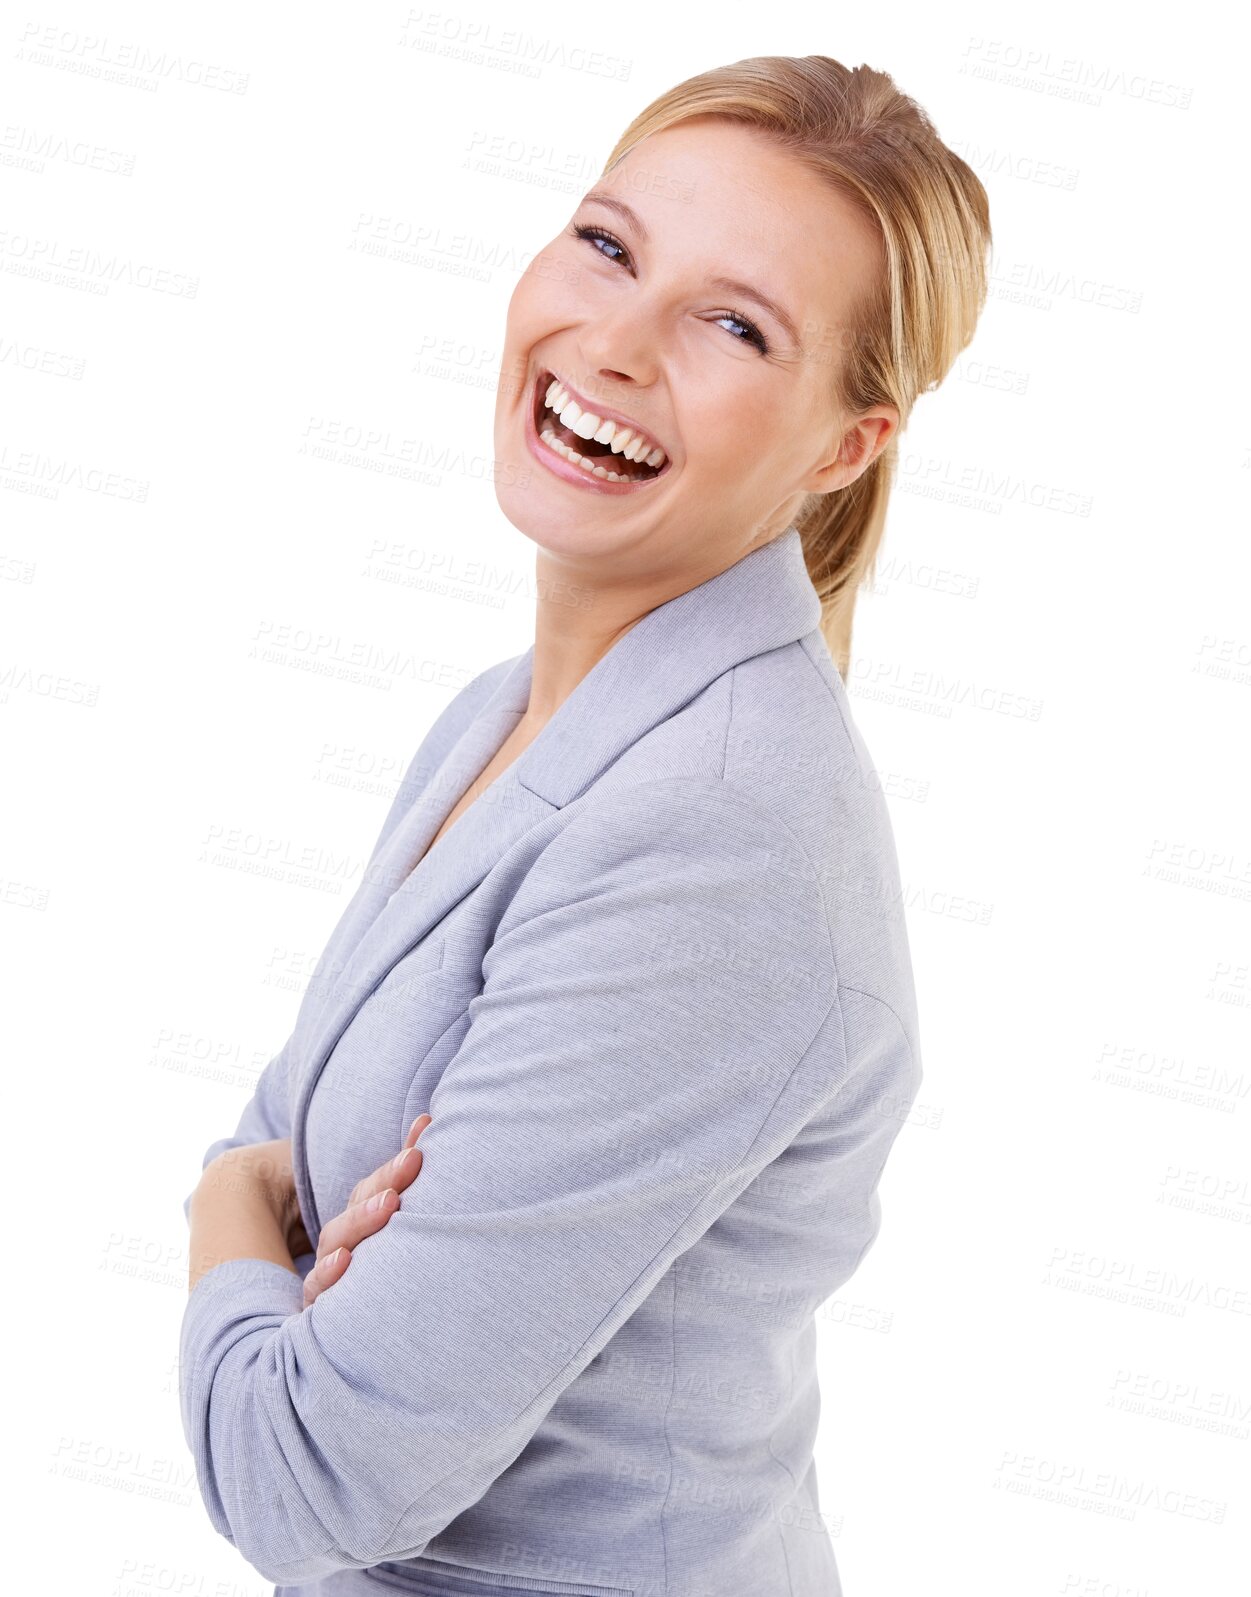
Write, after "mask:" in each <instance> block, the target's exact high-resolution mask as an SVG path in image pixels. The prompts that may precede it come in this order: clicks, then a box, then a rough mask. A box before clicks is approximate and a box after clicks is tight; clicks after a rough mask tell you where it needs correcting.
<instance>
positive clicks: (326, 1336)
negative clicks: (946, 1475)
mask: <svg viewBox="0 0 1251 1597" xmlns="http://www.w3.org/2000/svg"><path fill="white" fill-rule="evenodd" d="M819 619H820V605H819V602H818V599H817V596H816V593H815V590H814V589H813V586H812V584H811V582H810V581H809V578H808V575H807V572H806V570H805V568H804V560H803V553H802V549H801V545H800V539H799V534H798V532H797V531H796V530H795V529H794V528H793V527H791V528H788V529H787V531H786V532H784V533H783V534H782V535H781V536H780V537H778V538H776V539H775V540H774V541H773V542H772V543H770V544H768V545H766V546H764V547H763V548H760V549H757V550H754V551H753V552H752V553H751V554H749V555H747V556H745V557H744V558H742V559H741V560H739V561H738V563H737V564H735V565H734V566H732V567H731V568H730V569H729V570H727V571H724V572H722V573H720V574H719V575H718V576H716V577H713V578H712V579H711V580H710V581H707V582H704V583H702V584H700V585H699V586H698V587H696V588H693V589H691V590H690V591H689V592H687V593H684V594H681V595H679V596H678V597H677V598H675V599H671V600H670V601H668V602H667V603H665V604H662V605H661V606H660V607H659V608H658V609H656V610H653V611H652V612H651V613H650V614H648V615H646V616H645V617H644V618H643V619H642V620H641V621H640V622H638V623H637V624H636V625H635V626H634V627H633V628H631V630H630V631H629V632H627V633H626V634H625V635H624V637H622V638H621V639H619V640H618V642H617V643H616V644H615V645H614V646H613V647H612V649H610V650H609V652H608V653H607V654H606V655H605V656H604V657H603V658H602V659H601V660H600V661H599V662H598V663H597V664H596V666H595V667H594V669H593V670H591V671H590V672H589V673H588V675H587V676H586V677H584V678H583V680H582V681H581V682H580V683H579V684H578V686H577V688H576V689H575V690H574V692H573V693H572V694H571V695H570V696H569V698H568V699H567V700H566V701H565V702H564V703H563V704H562V705H561V706H560V708H559V710H558V711H557V712H556V714H555V715H554V716H553V717H552V719H551V720H550V721H549V722H548V724H547V725H546V726H545V727H544V728H543V730H542V732H541V733H540V734H539V736H538V737H537V738H536V739H535V740H534V741H533V742H532V743H531V744H530V745H529V747H528V748H526V750H525V751H524V752H523V753H522V754H521V755H520V757H519V758H517V759H516V760H515V761H514V762H513V764H512V765H511V766H510V767H509V768H508V769H507V770H506V771H505V772H504V774H503V775H502V776H500V777H499V778H498V779H497V780H496V781H495V782H494V783H493V785H492V786H491V787H489V788H488V789H487V790H486V791H485V793H484V794H483V795H482V796H481V797H479V798H478V799H477V800H476V801H475V802H474V803H473V804H472V806H471V807H470V808H469V809H468V810H466V811H465V813H464V814H463V815H462V816H461V817H460V818H459V819H458V820H457V821H456V822H455V824H454V825H453V827H452V828H451V830H450V831H449V832H448V833H447V835H446V836H445V837H444V838H443V839H441V840H440V842H439V843H438V844H437V845H436V847H435V848H433V849H432V850H431V852H430V854H429V856H428V857H427V858H426V859H424V860H422V861H421V863H420V864H419V865H418V866H417V868H416V869H415V870H414V869H413V868H412V867H413V862H414V861H415V860H416V859H417V858H418V857H419V856H420V855H421V853H422V850H423V849H424V848H425V846H426V844H427V843H428V842H429V840H430V839H431V837H433V835H434V833H435V832H436V831H437V830H438V827H439V825H440V824H441V822H442V821H443V820H444V818H445V817H446V815H447V814H448V812H449V810H450V809H451V808H452V806H453V805H454V804H455V802H456V800H457V799H458V798H459V796H460V794H461V793H462V791H463V790H464V789H465V788H466V787H467V785H468V784H469V782H470V781H471V780H472V778H473V777H475V776H476V775H477V774H478V773H479V772H480V771H481V770H482V768H483V767H484V766H485V764H486V763H487V761H488V760H489V758H490V757H491V755H492V754H493V753H494V752H495V751H496V750H497V749H498V747H499V746H500V744H501V743H502V742H503V740H504V738H505V736H506V735H507V733H508V732H509V731H510V730H511V728H512V727H513V726H514V725H515V724H516V722H517V720H518V718H519V716H520V715H521V713H522V712H523V710H524V709H525V706H526V703H527V700H528V694H529V683H530V668H531V662H532V656H533V650H532V649H531V650H527V651H526V653H525V654H522V655H520V656H517V657H516V658H514V659H510V660H504V661H502V662H500V663H499V664H497V665H494V666H492V667H491V668H490V669H488V670H486V671H484V672H483V673H482V674H481V675H480V676H479V677H477V678H476V679H475V680H474V681H473V682H471V683H470V684H469V685H468V686H467V687H466V688H464V689H463V690H462V691H461V692H460V693H459V694H458V695H457V697H456V698H455V699H454V700H453V701H452V703H451V704H449V705H448V707H447V708H446V709H445V710H444V711H443V713H442V714H441V715H440V716H439V718H438V719H437V720H436V722H435V723H434V725H433V727H432V728H431V729H430V732H429V733H428V735H427V736H426V738H425V739H424V741H423V742H422V744H421V747H420V748H419V749H418V751H417V753H416V755H415V757H414V758H413V761H412V764H411V766H410V768H409V771H408V773H407V775H406V777H405V779H404V782H403V784H402V786H401V789H400V792H399V794H398V795H397V797H396V799H395V802H394V803H393V804H392V806H391V809H390V813H389V814H388V815H387V817H386V820H385V821H384V823H383V826H382V831H381V834H380V836H379V838H378V841H377V844H376V846H375V848H374V850H373V853H372V855H371V857H370V861H369V864H368V867H367V869H366V872H365V878H364V880H363V882H362V884H361V886H360V888H359V890H358V891H357V893H356V895H355V897H354V898H353V899H352V901H351V903H350V904H349V905H348V906H347V908H346V910H345V911H344V914H343V916H342V918H341V920H340V921H339V924H338V925H337V926H336V927H335V929H334V932H333V933H332V934H331V937H330V941H329V943H328V944H327V947H326V949H325V952H324V954H323V955H322V958H321V961H320V963H319V964H318V967H317V970H316V972H315V973H314V975H313V977H312V978H311V981H310V984H309V987H308V990H307V992H306V993H305V995H304V998H303V1001H302V1005H301V1008H300V1011H299V1015H298V1018H297V1020H296V1023H295V1029H294V1031H293V1033H292V1035H291V1037H290V1038H289V1039H288V1041H287V1043H286V1044H285V1046H284V1047H283V1048H282V1050H281V1052H280V1053H279V1054H278V1055H277V1057H276V1058H274V1059H273V1060H272V1061H271V1062H270V1063H269V1064H268V1065H267V1066H266V1068H265V1070H264V1072H263V1074H262V1076H261V1078H260V1081H259V1084H258V1087H257V1090H256V1093H255V1096H254V1097H253V1099H252V1101H251V1102H250V1103H249V1104H248V1106H247V1108H246V1109H245V1111H244V1113H243V1117H242V1119H241V1120H240V1122H239V1126H238V1129H237V1131H236V1132H235V1135H234V1136H233V1137H229V1138H224V1139H222V1140H221V1141H218V1142H215V1143H214V1144H213V1145H212V1146H211V1147H210V1148H209V1150H208V1152H207V1154H206V1155H205V1162H206V1163H207V1161H208V1159H210V1158H212V1157H213V1156H214V1155H215V1154H216V1153H218V1152H220V1151H221V1150H222V1149H224V1148H226V1147H228V1146H232V1145H235V1144H239V1143H246V1142H256V1141H262V1140H266V1139H269V1138H273V1137H287V1136H289V1137H290V1138H291V1139H292V1142H293V1145H294V1153H295V1169H296V1181H297V1187H298V1192H299V1198H300V1206H301V1210H302V1212H303V1217H304V1221H305V1224H306V1227H307V1229H308V1234H309V1236H310V1238H312V1239H313V1240H314V1245H315V1244H316V1238H317V1235H318V1229H319V1227H320V1226H321V1225H322V1224H323V1223H324V1222H325V1221H326V1220H328V1219H329V1218H331V1217H333V1216H334V1215H335V1214H336V1213H338V1212H339V1211H340V1209H341V1208H342V1207H343V1206H344V1204H345V1202H346V1200H347V1198H348V1194H349V1193H350V1192H351V1190H352V1187H353V1186H354V1185H355V1183H356V1182H357V1181H358V1180H359V1179H360V1177H362V1176H363V1175H365V1174H366V1173H367V1172H368V1171H370V1170H372V1169H373V1168H374V1167H375V1166H377V1165H379V1164H381V1163H382V1162H383V1160H384V1159H386V1158H388V1157H389V1156H390V1155H392V1154H393V1153H394V1152H395V1151H396V1150H397V1149H398V1148H399V1147H400V1145H401V1143H402V1141H403V1138H404V1134H405V1132H406V1130H407V1129H408V1127H409V1125H410V1124H411V1122H412V1121H413V1120H414V1118H415V1117H416V1116H417V1115H419V1114H421V1113H422V1112H423V1111H425V1110H427V1109H428V1110H429V1112H430V1114H431V1115H432V1116H433V1121H432V1123H431V1124H430V1125H429V1126H428V1127H427V1129H426V1130H425V1132H423V1134H422V1138H421V1147H422V1149H423V1150H424V1160H423V1164H422V1169H421V1173H420V1175H419V1176H418V1177H417V1179H416V1181H415V1182H414V1183H413V1184H412V1186H410V1187H409V1188H408V1189H407V1190H406V1191H405V1192H404V1194H403V1196H402V1201H401V1205H400V1208H399V1210H398V1211H397V1212H396V1213H395V1214H394V1215H393V1216H392V1218H391V1220H390V1222H389V1223H388V1224H387V1225H386V1226H385V1227H384V1228H383V1230H381V1231H380V1232H378V1233H377V1234H376V1235H375V1236H372V1237H370V1238H368V1239H366V1240H365V1241H364V1242H363V1243H361V1245H360V1246H359V1247H358V1248H357V1249H356V1251H355V1254H354V1257H353V1259H352V1263H351V1266H350V1268H349V1269H348V1272H347V1274H346V1276H345V1277H344V1278H343V1280H342V1281H341V1282H339V1283H338V1284H337V1285H336V1286H333V1287H331V1288H329V1289H328V1290H327V1291H325V1292H324V1293H323V1294H322V1295H321V1296H320V1297H319V1298H317V1300H316V1301H315V1302H314V1303H313V1304H312V1305H311V1307H310V1308H309V1309H308V1310H307V1311H303V1312H302V1309H301V1304H302V1297H301V1291H302V1287H301V1280H300V1278H299V1276H296V1275H293V1274H292V1273H291V1272H290V1271H289V1270H285V1269H283V1268H282V1267H281V1266H279V1265H277V1264H273V1263H270V1262H266V1261H263V1260H253V1259H236V1260H228V1261H226V1262H225V1263H222V1264H219V1265H217V1266H216V1267H214V1268H213V1269H211V1270H209V1271H208V1273H207V1274H205V1275H204V1276H203V1277H202V1278H201V1279H200V1280H199V1282H198V1283H197V1285H196V1287H195V1289H194V1291H193V1292H192V1293H191V1294H190V1295H189V1298H188V1300H187V1304H186V1308H185V1311H184V1317H183V1322H182V1329H181V1347H180V1358H181V1365H180V1368H181V1372H182V1380H181V1408H182V1419H183V1425H184V1428H185V1432H186V1437H187V1441H188V1444H189V1446H190V1448H191V1451H192V1454H193V1456H194V1461H195V1468H196V1473H197V1478H198V1482H199V1487H200V1491H201V1493H202V1496H203V1499H204V1503H205V1505H206V1507H207V1510H208V1514H209V1517H210V1518H211V1520H212V1522H213V1525H214V1526H215V1527H216V1529H217V1530H218V1531H219V1532H220V1533H221V1534H222V1535H223V1536H224V1537H226V1538H227V1540H229V1541H230V1542H231V1543H233V1545H234V1546H236V1547H237V1548H238V1549H239V1551H240V1553H242V1555H243V1556H244V1558H246V1559H247V1560H248V1561H249V1562H250V1563H251V1564H252V1565H253V1566H254V1567H255V1568H256V1569H257V1570H258V1571H259V1572H260V1573H261V1575H263V1576H265V1577H266V1578H267V1579H269V1580H272V1581H275V1582H278V1583H279V1590H280V1591H281V1592H284V1593H298V1594H301V1597H310V1594H313V1593H317V1594H322V1597H329V1594H334V1597H349V1594H352V1597H384V1593H385V1592H386V1591H401V1592H409V1593H418V1594H424V1597H436V1594H442V1597H446V1594H451V1593H456V1594H459V1597H506V1594H508V1597H517V1593H518V1592H528V1593H530V1594H531V1597H535V1594H540V1597H543V1594H560V1597H575V1594H590V1597H727V1594H729V1597H748V1594H750V1597H838V1593H839V1591H840V1586H839V1580H838V1573H837V1570H836V1567H835V1561H834V1555H833V1551H832V1547H831V1543H830V1538H829V1534H828V1529H827V1526H826V1524H825V1521H824V1519H823V1515H822V1507H821V1505H820V1504H819V1502H818V1495H817V1477H816V1471H815V1467H814V1463H813V1442H814V1438H815V1436H816V1433H817V1416H818V1408H819V1393H818V1386H817V1374H816V1362H815V1351H816V1334H817V1333H816V1319H815V1316H816V1314H817V1311H818V1310H819V1309H820V1308H821V1306H822V1304H823V1303H825V1301H826V1300H827V1299H828V1298H829V1297H830V1295H831V1294H832V1293H833V1292H835V1291H836V1290H837V1289H838V1288H839V1287H841V1286H842V1285H843V1284H844V1282H846V1281H847V1279H848V1278H849V1277H850V1276H851V1274H852V1272H853V1271H854V1270H855V1268H856V1266H857V1264H858V1263H859V1261H860V1259H861V1258H862V1257H863V1255H864V1253H865V1250H866V1249H867V1248H868V1247H869V1245H870V1244H871V1243H872V1241H873V1240H874V1238H875V1236H876V1235H877V1231H878V1225H879V1218H880V1211H879V1201H878V1197H877V1186H878V1181H879V1177H880V1176H881V1173H882V1167H883V1163H884V1161H885V1159H886V1157H887V1154H888V1152H889V1150H890V1148H891V1145H892V1143H893V1142H894V1139H895V1136H896V1133H897V1132H898V1130H899V1128H900V1126H901V1124H902V1123H903V1120H904V1119H905V1118H906V1115H907V1111H908V1108H909V1106H910V1105H911V1103H912V1101H913V1099H914V1097H915V1095H916V1091H917V1087H918V1085H919V1081H920V1074H919V1071H920V1066H919V1056H918V1047H917V1019H916V1008H915V998H914V990H913V982H912V971H911V963H910V958H909V951H908V943H907V937H906V933H905V926H904V919H903V912H902V908H901V896H900V884H899V875H898V868H897V864H896V855H895V846H894V839H893V833H892V830H891V826H890V822H889V819H888V816H887V808H886V803H885V800H884V798H883V795H882V791H881V787H880V785H879V783H878V781H877V780H876V778H875V775H874V770H873V766H872V764H871V762H870V759H869V755H868V753H867V751H866V749H865V746H864V744H863V742H862V740H861V737H860V734H859V732H858V731H857V729H856V727H855V725H854V723H853V721H852V717H851V713H850V710H849V707H848V699H847V695H846V693H845V691H844V688H843V683H842V681H841V679H840V677H839V675H838V673H837V671H836V670H835V668H834V665H833V663H832V661H831V658H830V654H829V651H828V649H827V648H826V645H825V643H824V641H823V639H822V636H821V633H820V631H819V629H818V622H819ZM311 1262H312V1259H311V1256H310V1255H305V1256H304V1258H303V1260H302V1261H300V1268H301V1272H302V1273H303V1272H304V1271H306V1270H307V1268H308V1267H309V1265H310V1264H311ZM882 1489H883V1491H887V1490H889V1489H890V1483H889V1482H888V1481H883V1482H882ZM828 1506H829V1505H826V1507H827V1511H828Z"/></svg>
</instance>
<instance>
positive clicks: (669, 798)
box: [488, 775, 838, 1016]
mask: <svg viewBox="0 0 1251 1597" xmlns="http://www.w3.org/2000/svg"><path fill="white" fill-rule="evenodd" d="M499 945H504V946H511V948H512V950H513V951H514V952H516V951H518V950H521V951H522V952H523V953H524V956H525V957H526V958H527V959H531V958H539V959H541V958H543V957H544V955H543V954H542V952H541V951H542V950H543V947H544V945H547V947H548V948H555V949H556V950H557V952H556V953H554V954H553V955H552V957H553V958H554V959H556V960H558V961H567V960H568V959H569V958H571V957H573V955H574V954H576V957H577V959H578V961H579V962H580V965H581V968H582V969H583V970H584V972H586V973H587V977H588V979H590V978H589V973H590V972H591V971H592V970H593V969H606V968H608V967H611V968H612V969H613V971H614V972H615V971H619V970H620V969H621V968H623V967H629V968H635V969H636V970H637V972H638V976H639V979H640V981H642V982H643V983H644V984H645V983H646V981H647V979H649V977H648V973H649V972H650V979H651V980H652V981H653V982H659V981H662V980H664V979H668V978H669V977H671V976H672V974H673V973H674V972H675V971H676V970H679V969H684V970H686V971H687V972H688V973H689V975H690V976H691V977H692V979H696V980H702V981H703V982H705V983H706V984H708V986H707V990H708V994H709V996H712V994H713V991H714V989H715V990H718V991H720V992H721V993H722V994H723V995H726V996H728V997H729V998H730V1000H731V1002H732V1003H733V1004H734V1005H735V1007H738V1008H740V1009H741V1011H742V1013H743V1015H744V1016H746V1015H747V1013H748V1010H749V1006H750V1004H751V1002H752V1001H753V998H754V997H756V996H757V995H758V996H759V1000H760V1002H761V1003H763V1004H764V1005H766V1006H767V1007H768V1008H769V1010H770V1012H771V1013H773V1014H774V1015H780V1013H781V1010H782V1008H783V999H784V998H786V999H790V1000H793V1002H792V1003H791V1005H790V1007H791V1008H792V1009H793V1010H794V1011H795V1012H796V1013H797V1014H800V1015H802V1014H803V1013H805V1012H811V1013H813V1014H824V1012H825V1011H826V1010H828V1008H829V1006H830V1004H831V1003H832V1002H833V999H834V994H835V990H836V987H837V980H838V977H837V970H836V965H835V958H834V946H833V942H832V939H831V936H830V924H829V916H828V913H827V907H826V903H825V897H824V889H823V884H822V882H821V879H820V873H819V871H818V870H817V868H816V866H815V863H814V861H813V860H812V859H811V858H810V857H809V855H808V853H807V851H806V850H805V848H804V847H803V845H802V843H801V842H800V841H799V839H798V838H797V837H796V836H795V835H794V833H793V831H792V830H791V828H790V827H789V826H788V825H787V824H786V821H785V819H784V818H783V817H781V816H779V815H777V814H774V813H771V812H770V810H769V809H768V808H767V807H766V806H764V805H762V804H761V802H760V800H759V798H758V797H757V796H756V795H754V794H753V793H751V792H750V791H747V790H744V789H741V788H739V787H738V786H737V785H735V784H733V783H731V782H728V781H726V780H725V779H724V778H719V777H717V778H711V777H707V776H691V775H678V776H654V777H652V778H651V779H649V780H644V781H640V782H637V783H634V784H631V785H628V786H616V787H613V788H606V789H601V788H600V787H599V786H596V787H592V788H591V789H589V790H588V791H587V793H586V794H585V795H584V796H583V797H582V798H580V799H578V800H575V801H574V803H572V804H570V805H569V806H567V808H566V809H565V810H564V811H563V812H562V813H561V816H560V824H559V825H558V826H557V828H556V829H555V830H554V831H553V833H552V835H551V836H550V838H549V840H548V841H547V842H546V844H545V846H544V847H543V849H542V852H541V853H540V854H539V855H538V857H537V858H536V859H535V860H534V861H533V863H532V864H531V865H530V867H529V869H528V870H527V873H526V875H525V877H524V879H523V880H522V882H521V883H520V885H519V887H518V890H517V892H516V894H515V896H514V897H513V899H512V901H511V903H510V905H509V908H508V911H507V914H506V915H505V917H504V920H503V921H502V922H501V925H500V927H499V933H498V941H497V946H499ZM490 957H491V956H488V958H490Z"/></svg>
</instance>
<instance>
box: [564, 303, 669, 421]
mask: <svg viewBox="0 0 1251 1597" xmlns="http://www.w3.org/2000/svg"><path fill="white" fill-rule="evenodd" d="M578 353H579V355H580V356H581V359H582V379H583V383H584V385H585V386H586V387H587V388H588V389H589V390H592V391H594V390H598V392H599V393H600V394H601V395H602V396H603V398H605V399H607V398H608V397H609V396H610V395H611V394H614V393H620V392H622V391H623V390H624V389H628V388H650V387H651V386H652V384H653V383H655V381H656V378H657V376H658V374H659V369H660V363H659V360H658V352H657V348H656V329H655V327H654V325H653V324H651V323H650V322H649V321H647V320H646V319H644V317H643V316H642V314H641V307H640V306H639V305H638V304H637V302H636V303H635V304H634V305H633V306H632V307H631V309H630V310H628V311H627V310H625V309H624V308H623V309H622V310H621V311H619V312H618V313H617V314H615V315H603V314H601V315H597V316H595V317H594V318H589V319H588V320H587V321H585V322H584V323H583V324H582V327H581V328H580V330H579V335H578ZM575 380H576V379H575Z"/></svg>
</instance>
